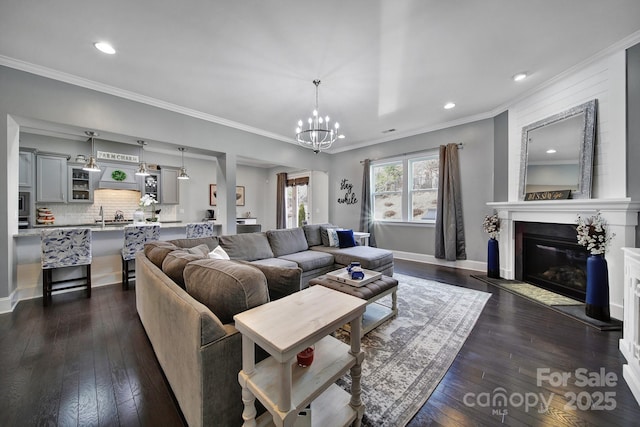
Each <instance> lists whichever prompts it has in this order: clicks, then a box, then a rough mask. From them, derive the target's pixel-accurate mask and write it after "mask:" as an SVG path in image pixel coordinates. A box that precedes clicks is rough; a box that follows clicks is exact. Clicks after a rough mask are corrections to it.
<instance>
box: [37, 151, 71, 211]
mask: <svg viewBox="0 0 640 427" xmlns="http://www.w3.org/2000/svg"><path fill="white" fill-rule="evenodd" d="M66 201H67V157H66V156H57V155H54V154H38V155H36V202H37V203H44V202H47V203H65V202H66Z"/></svg>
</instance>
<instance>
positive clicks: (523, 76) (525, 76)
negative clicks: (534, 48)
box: [513, 73, 527, 82]
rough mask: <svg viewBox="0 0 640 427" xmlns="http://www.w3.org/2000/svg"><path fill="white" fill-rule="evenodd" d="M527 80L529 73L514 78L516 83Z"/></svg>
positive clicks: (519, 74) (516, 75)
mask: <svg viewBox="0 0 640 427" xmlns="http://www.w3.org/2000/svg"><path fill="white" fill-rule="evenodd" d="M526 78H527V73H518V74H515V75H514V76H513V81H514V82H521V81H522V80H524V79H526Z"/></svg>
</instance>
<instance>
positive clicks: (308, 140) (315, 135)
mask: <svg viewBox="0 0 640 427" xmlns="http://www.w3.org/2000/svg"><path fill="white" fill-rule="evenodd" d="M313 84H314V85H315V86H316V105H315V109H314V110H313V113H312V117H309V119H308V120H307V122H308V124H309V127H308V128H306V129H303V128H302V126H303V123H302V120H299V121H298V127H297V128H296V141H298V144H300V145H302V146H303V147H306V148H310V149H312V150H313V152H314V153H319V152H320V151H323V150H328V149H329V148H331V144H333V143H334V141H335V140H336V139H338V138H344V135H341V134H339V133H338V130H339V129H340V124H339V123H338V122H335V123H334V124H333V128H332V127H331V126H330V125H329V121H330V118H329V116H325V117H324V118H323V117H322V116H321V115H320V111H319V110H318V86H320V80H314V81H313Z"/></svg>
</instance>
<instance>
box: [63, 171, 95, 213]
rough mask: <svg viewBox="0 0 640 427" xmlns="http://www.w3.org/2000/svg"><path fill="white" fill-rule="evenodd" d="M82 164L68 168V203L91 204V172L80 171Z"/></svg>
mask: <svg viewBox="0 0 640 427" xmlns="http://www.w3.org/2000/svg"><path fill="white" fill-rule="evenodd" d="M82 166H83V165H82V164H77V165H69V166H68V170H69V171H68V183H69V188H68V190H67V194H68V196H69V197H68V202H69V203H93V188H94V187H93V184H94V181H95V180H94V179H92V176H91V172H87V171H85V170H83V169H82ZM94 175H95V174H94Z"/></svg>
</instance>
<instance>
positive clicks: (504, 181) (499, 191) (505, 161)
mask: <svg viewBox="0 0 640 427" xmlns="http://www.w3.org/2000/svg"><path fill="white" fill-rule="evenodd" d="M507 200H509V111H508V110H507V111H505V112H504V113H501V114H498V115H497V116H495V117H494V118H493V201H494V202H504V201H507Z"/></svg>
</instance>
